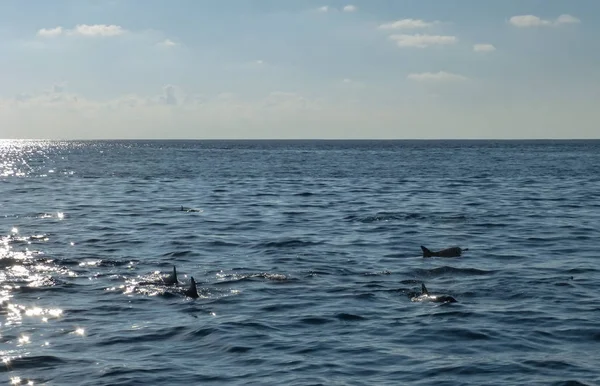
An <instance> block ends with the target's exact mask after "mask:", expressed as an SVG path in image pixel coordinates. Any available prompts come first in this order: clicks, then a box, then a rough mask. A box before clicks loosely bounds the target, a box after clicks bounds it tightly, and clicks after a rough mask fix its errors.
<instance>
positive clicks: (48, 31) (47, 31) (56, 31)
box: [37, 27, 63, 38]
mask: <svg viewBox="0 0 600 386" xmlns="http://www.w3.org/2000/svg"><path fill="white" fill-rule="evenodd" d="M62 33H63V29H62V27H56V28H42V29H40V30H39V31H38V32H37V35H38V36H41V37H44V38H52V37H55V36H59V35H61V34H62Z"/></svg>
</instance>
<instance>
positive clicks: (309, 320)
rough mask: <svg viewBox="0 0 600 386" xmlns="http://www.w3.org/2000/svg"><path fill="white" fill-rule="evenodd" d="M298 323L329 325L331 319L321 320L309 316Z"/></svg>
mask: <svg viewBox="0 0 600 386" xmlns="http://www.w3.org/2000/svg"><path fill="white" fill-rule="evenodd" d="M300 322H301V323H304V324H311V325H321V324H327V323H330V322H331V319H329V318H321V317H317V316H309V317H306V318H302V319H300Z"/></svg>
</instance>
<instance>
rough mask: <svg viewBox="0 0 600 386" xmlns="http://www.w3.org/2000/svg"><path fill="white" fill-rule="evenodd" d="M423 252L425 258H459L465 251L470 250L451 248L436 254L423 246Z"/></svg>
mask: <svg viewBox="0 0 600 386" xmlns="http://www.w3.org/2000/svg"><path fill="white" fill-rule="evenodd" d="M421 250H422V251H423V257H433V256H435V257H459V256H460V255H461V254H462V252H463V251H468V250H469V248H465V249H462V248H460V247H451V248H446V249H442V250H440V251H437V252H436V251H432V250H430V249H427V248H425V247H424V246H422V245H421Z"/></svg>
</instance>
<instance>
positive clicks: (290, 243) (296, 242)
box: [253, 238, 323, 249]
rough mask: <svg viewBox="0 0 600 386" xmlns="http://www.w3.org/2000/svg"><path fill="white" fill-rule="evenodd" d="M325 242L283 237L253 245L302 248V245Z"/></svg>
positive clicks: (257, 247) (259, 247) (257, 246)
mask: <svg viewBox="0 0 600 386" xmlns="http://www.w3.org/2000/svg"><path fill="white" fill-rule="evenodd" d="M322 243H323V242H315V241H306V240H300V239H293V238H283V239H280V240H276V241H263V242H260V243H257V244H255V245H254V246H253V248H256V249H262V248H300V247H310V246H314V245H320V244H322Z"/></svg>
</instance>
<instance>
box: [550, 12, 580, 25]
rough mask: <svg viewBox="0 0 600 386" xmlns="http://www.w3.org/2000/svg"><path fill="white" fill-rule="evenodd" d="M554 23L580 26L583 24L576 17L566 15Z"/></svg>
mask: <svg viewBox="0 0 600 386" xmlns="http://www.w3.org/2000/svg"><path fill="white" fill-rule="evenodd" d="M554 23H555V24H579V23H581V20H579V19H578V18H576V17H575V16H571V15H567V14H564V15H560V16H559V17H558V18H557V19H556V21H555V22H554Z"/></svg>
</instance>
